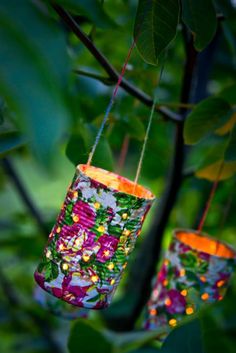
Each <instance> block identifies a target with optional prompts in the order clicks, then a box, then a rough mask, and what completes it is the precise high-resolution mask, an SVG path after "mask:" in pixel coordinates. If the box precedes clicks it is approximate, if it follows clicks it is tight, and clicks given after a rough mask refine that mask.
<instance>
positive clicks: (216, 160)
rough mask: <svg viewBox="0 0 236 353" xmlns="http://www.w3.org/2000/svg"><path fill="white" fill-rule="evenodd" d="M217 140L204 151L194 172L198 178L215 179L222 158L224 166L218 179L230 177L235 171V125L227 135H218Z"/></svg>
mask: <svg viewBox="0 0 236 353" xmlns="http://www.w3.org/2000/svg"><path fill="white" fill-rule="evenodd" d="M218 141H219V142H217V143H213V145H212V147H211V148H210V150H209V151H206V154H205V156H204V159H203V161H202V162H201V164H200V166H199V168H198V170H197V171H196V173H195V174H196V176H197V177H198V178H204V179H208V180H210V181H214V180H216V178H217V177H218V174H219V169H220V167H221V163H222V160H224V166H223V169H222V171H221V173H220V177H219V180H225V179H228V178H231V177H232V176H233V175H234V174H235V173H236V126H234V129H233V130H232V131H231V133H230V134H229V135H228V136H224V137H221V138H219V137H218Z"/></svg>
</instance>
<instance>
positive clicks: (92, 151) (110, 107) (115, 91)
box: [87, 36, 137, 165]
mask: <svg viewBox="0 0 236 353" xmlns="http://www.w3.org/2000/svg"><path fill="white" fill-rule="evenodd" d="M136 41H137V36H136V38H135V39H134V40H133V42H132V44H131V47H130V48H129V51H128V54H127V57H126V59H125V62H124V65H123V67H122V70H121V73H120V75H119V78H118V81H117V83H116V86H115V88H114V90H113V93H112V96H111V99H110V102H109V103H108V106H107V109H106V111H105V115H104V118H103V121H102V124H101V126H100V129H99V130H98V133H97V136H96V138H95V141H94V144H93V147H92V149H91V152H90V153H89V157H88V161H87V165H90V164H91V162H92V159H93V155H94V153H95V150H96V148H97V145H98V143H99V140H100V138H101V135H102V132H103V129H104V127H105V124H106V122H107V119H108V117H109V114H110V112H111V109H112V106H113V104H114V101H115V97H116V95H117V92H118V89H119V87H120V84H121V81H122V79H123V77H124V74H125V71H126V69H127V64H128V62H129V59H130V56H131V53H132V51H133V49H134V46H135V44H136Z"/></svg>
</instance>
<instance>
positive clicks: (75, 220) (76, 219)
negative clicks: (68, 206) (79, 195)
mask: <svg viewBox="0 0 236 353" xmlns="http://www.w3.org/2000/svg"><path fill="white" fill-rule="evenodd" d="M72 219H73V221H74V222H75V223H78V222H79V216H77V215H74V216H73V217H72Z"/></svg>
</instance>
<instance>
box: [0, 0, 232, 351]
mask: <svg viewBox="0 0 236 353" xmlns="http://www.w3.org/2000/svg"><path fill="white" fill-rule="evenodd" d="M56 4H57V6H61V7H60V9H61V8H64V9H65V10H66V11H68V12H69V13H70V14H71V16H73V19H74V21H75V23H77V24H78V26H79V28H80V30H82V34H83V36H84V39H85V40H86V38H87V39H89V40H90V41H91V44H89V47H90V48H89V50H88V48H86V46H85V43H84V42H83V40H82V41H81V40H80V39H79V38H78V36H77V35H76V33H75V32H76V31H73V28H72V27H70V26H68V23H67V25H66V23H65V17H64V18H63V16H62V15H60V14H58V13H59V12H58V11H56V10H58V7H57V6H56V7H55V6H54V7H53V6H52V5H51V4H50V2H49V1H39V0H34V1H33V0H32V1H30V0H18V1H17V0H10V1H6V0H2V1H1V2H0V97H1V98H0V156H1V158H2V165H1V174H0V229H1V236H0V294H1V302H0V327H1V331H0V342H1V343H0V348H1V351H2V352H4V353H12V352H24V353H39V352H66V351H68V349H69V352H70V353H76V352H81V353H90V352H98V353H100V352H103V353H106V352H107V353H109V352H113V353H121V352H130V353H131V352H132V353H154V352H158V351H161V352H163V353H168V352H171V353H180V352H181V353H182V352H196V353H200V352H206V353H211V352H216V353H217V352H225V353H228V352H229V353H231V352H232V353H233V352H235V344H236V341H235V337H236V336H235V334H236V307H235V298H236V282H235V279H234V281H233V282H232V286H231V288H230V289H229V291H228V294H227V296H226V298H225V300H224V301H222V302H220V303H218V304H216V305H213V306H212V307H210V308H208V309H206V310H205V309H204V310H203V311H202V312H201V313H200V314H199V316H198V317H197V318H193V320H192V321H190V322H187V323H186V324H185V325H183V326H181V327H179V328H177V329H176V330H174V331H173V332H172V333H171V334H170V336H169V337H168V339H167V340H166V342H165V343H164V345H163V346H162V347H161V348H160V344H159V343H158V342H156V341H155V340H154V338H155V333H150V332H144V331H141V330H140V328H141V325H142V318H143V307H142V306H141V305H140V308H139V314H141V315H139V318H138V320H134V321H135V322H133V325H131V326H133V327H132V331H130V328H127V326H126V324H125V320H126V319H127V318H130V317H133V318H134V316H135V315H133V305H134V304H135V301H136V296H137V298H138V297H140V296H141V291H139V292H140V293H136V294H134V296H132V297H131V296H130V293H132V288H131V289H130V285H129V283H131V284H132V283H133V282H134V278H136V277H137V274H139V273H140V276H141V273H142V271H144V272H145V271H146V270H147V268H148V265H147V266H146V265H144V266H140V261H138V260H137V257H139V256H140V254H141V253H142V256H141V259H143V258H147V262H148V257H149V255H150V253H149V251H148V252H144V249H145V246H144V245H143V239H144V240H145V239H148V240H149V239H154V238H155V237H160V238H159V239H160V241H159V243H160V244H159V248H158V246H157V252H156V255H154V260H153V259H152V261H154V264H153V268H156V269H157V268H158V263H159V260H160V258H161V255H162V254H163V252H164V250H165V249H166V248H167V246H168V243H169V240H170V238H171V234H172V231H173V229H174V228H178V227H183V228H184V227H187V228H193V227H196V226H197V224H198V222H199V219H200V216H201V214H202V211H203V209H204V205H205V203H206V200H207V197H208V195H209V192H210V189H211V187H212V181H214V180H215V179H216V177H217V171H218V169H219V164H220V163H221V161H222V160H223V159H224V160H225V168H224V170H223V172H222V175H221V179H223V180H222V181H220V183H219V186H218V189H217V192H216V195H215V198H214V200H213V203H212V205H211V208H210V212H209V215H208V217H207V220H206V223H205V226H204V231H206V232H208V233H209V234H211V235H212V236H214V237H216V238H217V239H221V240H224V241H227V242H228V243H230V244H232V245H233V246H235V247H236V240H235V232H236V224H235V209H236V199H235V194H236V193H235V171H236V153H235V149H236V148H235V146H236V144H235V141H236V140H235V139H236V137H235V135H236V132H235V128H234V125H235V120H236V119H235V114H236V113H235V105H236V81H235V65H236V47H235V35H236V5H235V2H234V1H230V0H217V1H214V2H212V1H211V0H207V1H194V0H191V1H186V0H182V1H181V4H180V3H179V2H178V1H177V0H174V1H170V0H168V1H164V0H162V1H161V0H156V1H146V2H145V1H139V2H138V1H136V0H126V1H124V0H105V1H96V0H87V1H86V0H68V1H67V0H58V1H56ZM190 5H191V6H190ZM137 7H138V13H137V16H136V15H135V13H136V11H137ZM165 10H168V11H165ZM71 18H72V17H71ZM151 19H153V21H154V22H153V23H155V24H156V27H155V26H154V27H153V26H151V22H150V21H151ZM163 21H164V22H163ZM133 31H134V33H135V36H136V35H137V33H138V38H137V47H136V49H135V50H134V51H133V53H132V56H131V60H130V62H129V64H128V67H127V72H126V74H125V79H126V80H128V81H129V82H130V83H132V85H133V86H134V87H135V89H136V90H138V89H140V90H141V91H142V93H143V94H144V93H145V94H147V95H148V97H147V98H146V104H144V103H145V102H142V99H141V100H140V99H139V98H137V97H134V96H133V95H132V94H130V93H129V92H127V90H126V89H123V88H124V87H123V88H120V90H119V93H118V97H117V99H116V102H115V105H114V107H113V109H112V113H111V114H110V117H109V122H108V124H107V125H106V128H105V131H104V133H103V136H102V139H101V141H100V143H99V146H98V148H97V150H96V153H95V156H94V160H93V164H94V165H96V166H99V167H103V168H106V169H109V170H113V171H117V172H119V173H121V174H122V175H124V176H126V177H128V178H131V179H134V177H135V173H136V168H137V164H138V160H139V157H140V152H141V148H142V143H143V139H144V136H145V130H146V126H147V121H148V116H149V113H150V105H151V103H152V102H151V98H152V97H153V96H154V93H155V92H156V94H157V96H158V106H157V110H159V112H157V113H156V114H155V116H154V120H153V125H152V128H151V133H150V136H149V140H148V144H147V149H146V153H145V158H144V162H143V167H142V173H141V177H140V183H142V184H144V185H146V186H148V187H149V188H150V189H151V190H152V192H153V193H155V194H156V195H157V198H158V201H157V202H156V207H153V209H152V211H151V213H150V215H149V217H148V219H147V220H146V223H145V225H144V229H143V232H142V236H141V237H140V238H139V241H138V244H137V247H136V251H135V253H134V254H133V255H132V257H131V261H130V264H129V266H128V268H127V272H126V275H125V277H124V279H123V280H122V283H121V285H120V287H119V289H118V291H117V294H116V297H115V298H114V302H115V304H114V306H113V307H112V308H111V309H108V312H107V313H105V314H103V313H101V314H99V313H94V312H93V313H90V316H89V320H86V319H79V320H77V321H75V322H74V323H73V324H71V323H70V322H69V321H67V320H64V319H62V318H57V317H55V316H53V315H52V314H50V312H49V311H47V310H45V309H43V308H41V307H40V306H39V305H38V304H37V303H36V301H35V299H34V296H33V293H34V288H35V283H34V281H33V272H34V270H35V267H36V266H37V263H38V260H39V257H40V256H41V254H42V251H43V247H44V244H45V242H46V239H47V234H48V233H49V231H50V228H51V227H52V225H53V224H54V220H55V217H56V216H57V213H58V210H59V208H60V205H61V203H62V201H63V199H64V196H65V192H66V189H67V186H68V184H69V182H70V181H71V179H72V176H73V174H74V168H75V165H77V164H78V163H85V162H86V161H87V157H88V153H89V151H90V149H91V146H92V144H93V141H94V138H95V135H96V132H97V130H98V128H99V126H100V124H101V122H102V119H103V115H104V110H105V109H106V106H107V104H108V102H109V99H110V96H111V94H112V90H113V88H114V84H115V81H116V77H113V76H112V75H109V72H106V70H105V67H102V66H101V64H100V63H99V60H98V59H97V58H96V55H94V47H95V48H98V50H99V51H100V53H102V54H103V55H104V56H105V58H107V60H108V62H109V63H110V64H111V65H112V66H113V67H114V68H115V70H117V72H120V70H121V67H122V63H123V62H124V60H125V57H126V55H127V52H128V48H129V47H130V45H131V42H132V36H133ZM139 32H140V33H139ZM166 48H167V49H166ZM186 62H187V63H188V64H189V65H186ZM191 64H192V65H191ZM163 65H164V71H163V75H162V79H161V82H160V84H159V85H158V80H159V75H160V70H161V67H162V66H163ZM188 81H189V82H188ZM157 85H158V88H156V87H157ZM144 100H145V99H144ZM163 108H164V112H165V109H167V113H166V114H165V113H164V114H163ZM173 117H174V118H173ZM178 119H180V120H178ZM184 119H185V120H186V122H185V124H184V123H183V122H184ZM178 134H179V140H178V137H176V136H178ZM183 138H184V140H185V145H184V144H183ZM124 143H126V144H127V143H128V153H127V155H126V158H125V161H123V162H124V163H123V162H122V161H121V151H122V146H123V150H124ZM178 153H179V155H178V156H177V157H176V154H178ZM181 156H182V157H181ZM178 160H179V163H177V164H175V163H176V161H178ZM170 171H172V172H170ZM175 182H176V185H175ZM169 184H171V185H172V186H171V187H170V188H169V190H174V193H170V194H169V195H168V185H169ZM162 195H167V196H168V200H166V199H165V198H164V200H163V201H159V200H160V199H161V196H162ZM172 195H173V197H172ZM177 196H178V197H177ZM176 197H177V198H176ZM159 207H160V208H163V217H164V218H163V219H165V221H163V222H164V223H163V224H161V222H160V221H157V220H158V214H160V212H162V209H161V210H160V208H159ZM158 222H159V223H158ZM156 223H157V224H156ZM160 224H161V225H160ZM158 227H159V228H158ZM150 252H151V244H150ZM142 261H144V262H145V261H146V260H142ZM145 266H146V267H145ZM135 276H136V277H135ZM142 277H143V278H145V273H144V274H142ZM140 283H142V282H140ZM146 285H147V286H149V287H150V283H147V284H146ZM131 287H132V285H131ZM146 299H148V298H146ZM137 302H138V299H137ZM136 319H137V318H136ZM111 328H112V329H113V330H115V329H117V330H119V331H123V332H122V333H117V332H115V331H113V330H112V329H111ZM124 331H127V332H124ZM128 331H129V332H128ZM68 337H69V345H68V347H69V348H67V342H68Z"/></svg>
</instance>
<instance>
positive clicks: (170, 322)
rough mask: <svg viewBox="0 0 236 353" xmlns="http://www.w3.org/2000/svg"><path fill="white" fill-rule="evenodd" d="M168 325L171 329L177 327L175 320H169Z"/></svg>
mask: <svg viewBox="0 0 236 353" xmlns="http://www.w3.org/2000/svg"><path fill="white" fill-rule="evenodd" d="M169 325H170V326H172V327H175V326H176V325H177V320H176V319H170V320H169Z"/></svg>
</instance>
